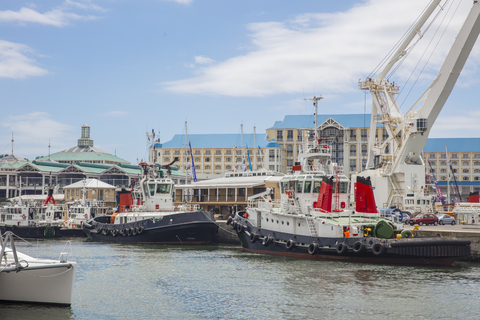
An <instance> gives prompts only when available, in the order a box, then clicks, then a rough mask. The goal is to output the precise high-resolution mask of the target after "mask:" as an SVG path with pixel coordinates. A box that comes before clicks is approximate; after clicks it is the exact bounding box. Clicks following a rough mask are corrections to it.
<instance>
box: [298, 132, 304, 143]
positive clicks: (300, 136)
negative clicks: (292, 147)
mask: <svg viewBox="0 0 480 320" xmlns="http://www.w3.org/2000/svg"><path fill="white" fill-rule="evenodd" d="M302 140H303V131H302V130H297V141H302Z"/></svg>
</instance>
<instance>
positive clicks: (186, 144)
mask: <svg viewBox="0 0 480 320" xmlns="http://www.w3.org/2000/svg"><path fill="white" fill-rule="evenodd" d="M190 156H191V157H192V156H193V155H190ZM187 160H188V138H187V121H185V171H186V174H187V177H188V161H187ZM186 179H187V181H188V178H186ZM187 181H185V184H186V183H187Z"/></svg>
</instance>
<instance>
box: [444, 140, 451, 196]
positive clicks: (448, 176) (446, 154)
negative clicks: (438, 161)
mask: <svg viewBox="0 0 480 320" xmlns="http://www.w3.org/2000/svg"><path fill="white" fill-rule="evenodd" d="M445 159H447V203H448V204H450V169H449V162H450V161H448V150H447V145H446V144H445Z"/></svg>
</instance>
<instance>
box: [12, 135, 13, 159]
mask: <svg viewBox="0 0 480 320" xmlns="http://www.w3.org/2000/svg"><path fill="white" fill-rule="evenodd" d="M12 156H13V132H12Z"/></svg>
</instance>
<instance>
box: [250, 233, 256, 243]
mask: <svg viewBox="0 0 480 320" xmlns="http://www.w3.org/2000/svg"><path fill="white" fill-rule="evenodd" d="M257 240H258V234H256V233H250V243H255V242H257Z"/></svg>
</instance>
